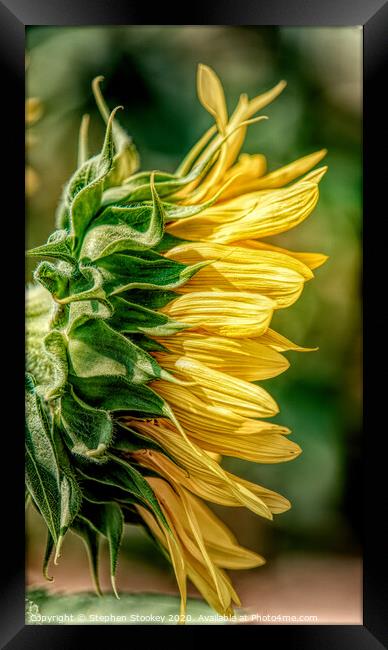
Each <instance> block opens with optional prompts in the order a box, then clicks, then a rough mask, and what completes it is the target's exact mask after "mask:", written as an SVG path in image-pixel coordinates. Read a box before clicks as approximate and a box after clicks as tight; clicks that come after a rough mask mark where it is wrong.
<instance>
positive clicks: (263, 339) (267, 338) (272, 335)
mask: <svg viewBox="0 0 388 650" xmlns="http://www.w3.org/2000/svg"><path fill="white" fill-rule="evenodd" d="M258 341H259V342H260V343H263V344H264V345H269V346H270V347H272V348H273V349H274V350H276V351H277V352H286V351H287V350H293V351H294V350H295V351H297V352H315V351H316V350H318V348H303V347H302V346H300V345H298V344H297V343H293V342H292V341H290V340H289V339H287V338H286V337H285V336H283V335H282V334H279V333H278V332H275V331H274V330H271V329H268V330H267V331H266V332H265V333H264V334H263V335H262V336H260V338H259V339H258Z"/></svg>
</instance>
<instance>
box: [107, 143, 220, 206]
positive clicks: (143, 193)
mask: <svg viewBox="0 0 388 650" xmlns="http://www.w3.org/2000/svg"><path fill="white" fill-rule="evenodd" d="M232 134H233V131H231V132H230V133H228V134H227V135H226V136H225V137H223V138H221V139H220V141H219V142H217V141H214V143H213V144H212V145H210V146H209V149H208V152H207V153H206V156H205V157H204V158H203V160H202V161H201V162H199V163H196V164H195V165H194V166H193V167H192V169H191V170H190V171H189V172H188V173H187V174H186V175H185V176H177V175H176V174H169V173H165V172H161V171H153V172H147V171H145V172H139V173H137V174H133V175H132V176H129V178H127V179H125V180H124V182H123V184H122V185H121V186H120V187H118V188H116V187H115V188H112V189H110V190H107V191H106V192H104V196H103V199H102V205H109V204H111V203H116V204H117V203H119V202H120V203H125V202H129V201H144V200H147V199H150V198H151V193H150V186H149V184H150V179H151V177H152V176H154V180H155V189H156V191H157V193H158V195H159V196H160V197H167V196H171V195H173V194H175V193H176V192H178V191H179V190H182V189H183V188H184V187H186V185H189V184H190V183H192V182H193V181H196V180H199V179H200V178H202V177H203V176H204V175H205V174H206V173H207V171H208V170H209V168H210V166H211V165H212V163H213V159H214V156H215V155H216V154H217V152H218V151H219V149H220V148H221V147H222V145H223V144H224V142H225V141H226V140H227V139H228V138H229V137H230V136H231V135H232Z"/></svg>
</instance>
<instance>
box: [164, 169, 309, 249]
mask: <svg viewBox="0 0 388 650" xmlns="http://www.w3.org/2000/svg"><path fill="white" fill-rule="evenodd" d="M318 196H319V192H318V185H317V184H316V183H315V182H311V181H306V182H302V181H299V182H298V183H295V184H294V185H292V186H290V187H287V188H284V189H278V190H268V191H264V192H257V193H252V194H246V195H243V196H242V197H238V198H237V199H232V200H230V201H226V202H225V203H221V204H219V205H215V206H213V207H211V208H208V209H206V210H204V211H203V212H202V213H201V214H199V215H197V216H195V217H189V218H188V219H184V220H183V221H176V222H175V223H173V224H170V225H169V226H168V227H167V230H168V232H170V233H171V234H173V235H175V236H177V237H182V238H183V239H188V240H210V241H212V242H216V243H219V244H227V243H229V242H237V241H239V240H241V239H257V238H260V237H268V236H270V235H276V234H278V233H281V232H284V231H286V230H289V229H290V228H294V227H295V226H297V225H298V224H299V223H301V222H302V221H304V220H305V219H306V218H307V217H308V216H309V215H310V214H311V212H312V211H313V209H314V208H315V206H316V204H317V202H318Z"/></svg>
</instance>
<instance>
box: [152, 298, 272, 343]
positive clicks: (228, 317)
mask: <svg viewBox="0 0 388 650" xmlns="http://www.w3.org/2000/svg"><path fill="white" fill-rule="evenodd" d="M275 307H276V303H275V302H274V301H273V300H271V299H270V298H267V297H266V296H262V295H260V294H258V293H247V292H242V291H241V292H237V291H195V292H192V293H189V294H186V295H183V296H180V297H179V298H177V299H176V300H173V301H172V302H170V303H169V304H168V305H167V306H166V307H164V308H163V309H162V310H161V311H163V312H164V313H166V314H168V315H169V316H171V318H173V319H175V320H178V321H180V322H183V323H186V324H187V325H190V326H192V327H199V328H203V329H205V330H207V331H208V332H212V333H215V334H220V335H221V336H234V337H237V338H243V337H249V336H251V337H253V336H260V335H261V334H263V333H264V332H265V330H266V329H267V328H268V326H269V324H270V321H271V318H272V314H273V311H274V309H275Z"/></svg>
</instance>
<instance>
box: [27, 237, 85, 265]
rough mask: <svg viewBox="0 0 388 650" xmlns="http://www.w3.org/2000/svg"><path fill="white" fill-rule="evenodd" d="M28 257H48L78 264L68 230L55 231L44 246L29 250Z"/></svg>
mask: <svg viewBox="0 0 388 650" xmlns="http://www.w3.org/2000/svg"><path fill="white" fill-rule="evenodd" d="M27 256H28V257H48V258H50V259H58V260H63V261H65V262H68V263H69V264H73V265H74V264H77V260H76V259H75V258H74V256H73V252H72V239H71V237H69V235H68V233H67V231H66V230H56V231H55V232H53V233H52V234H51V235H50V237H49V238H48V240H47V243H46V244H43V246H37V247H36V248H32V249H30V250H29V251H27Z"/></svg>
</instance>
